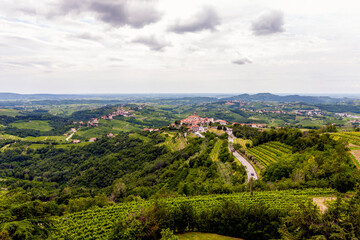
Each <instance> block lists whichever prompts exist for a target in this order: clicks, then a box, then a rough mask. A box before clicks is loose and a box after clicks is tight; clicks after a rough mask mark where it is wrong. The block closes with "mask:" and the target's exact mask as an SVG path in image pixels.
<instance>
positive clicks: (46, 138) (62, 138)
mask: <svg viewBox="0 0 360 240" xmlns="http://www.w3.org/2000/svg"><path fill="white" fill-rule="evenodd" d="M25 140H27V141H31V142H39V141H41V142H43V141H54V142H66V136H40V137H26V138H25Z"/></svg>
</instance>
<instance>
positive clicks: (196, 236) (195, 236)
mask: <svg viewBox="0 0 360 240" xmlns="http://www.w3.org/2000/svg"><path fill="white" fill-rule="evenodd" d="M177 236H178V237H179V239H180V240H231V239H240V238H233V237H227V236H222V235H218V234H213V233H200V232H188V233H184V234H178V235H177Z"/></svg>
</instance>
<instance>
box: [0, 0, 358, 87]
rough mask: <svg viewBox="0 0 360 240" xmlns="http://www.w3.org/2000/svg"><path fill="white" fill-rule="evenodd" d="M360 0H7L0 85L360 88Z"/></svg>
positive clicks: (0, 11)
mask: <svg viewBox="0 0 360 240" xmlns="http://www.w3.org/2000/svg"><path fill="white" fill-rule="evenodd" d="M359 9H360V3H359V1H357V0H352V1H348V0H343V1H335V0H316V1H314V0H302V1H298V0H297V1H295V0H263V1H257V0H236V1H235V0H196V1H194V0H181V1H178V0H176V1H175V0H158V1H156V0H81V1H80V0H79V1H77V0H41V1H39V0H1V7H0V92H18V93H44V92H48V93H129V92H131V93H140V92H141V93H149V92H166V93H176V92H184V93H200V92H211V93H214V92H222V93H226V92H230V93H255V92H273V93H360V78H359V77H360V14H359Z"/></svg>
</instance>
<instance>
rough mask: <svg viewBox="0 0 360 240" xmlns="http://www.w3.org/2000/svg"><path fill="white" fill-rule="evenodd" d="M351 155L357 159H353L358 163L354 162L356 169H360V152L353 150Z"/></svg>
mask: <svg viewBox="0 0 360 240" xmlns="http://www.w3.org/2000/svg"><path fill="white" fill-rule="evenodd" d="M350 154H352V155H353V156H354V157H355V159H353V160H355V161H356V162H354V163H355V165H356V167H357V168H358V169H360V166H359V165H360V150H351V151H350Z"/></svg>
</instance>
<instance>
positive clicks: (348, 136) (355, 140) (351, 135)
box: [331, 132, 360, 146]
mask: <svg viewBox="0 0 360 240" xmlns="http://www.w3.org/2000/svg"><path fill="white" fill-rule="evenodd" d="M331 135H332V136H333V137H334V139H335V140H340V139H344V140H346V141H347V142H348V143H352V144H354V145H358V146H360V132H339V133H331Z"/></svg>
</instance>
